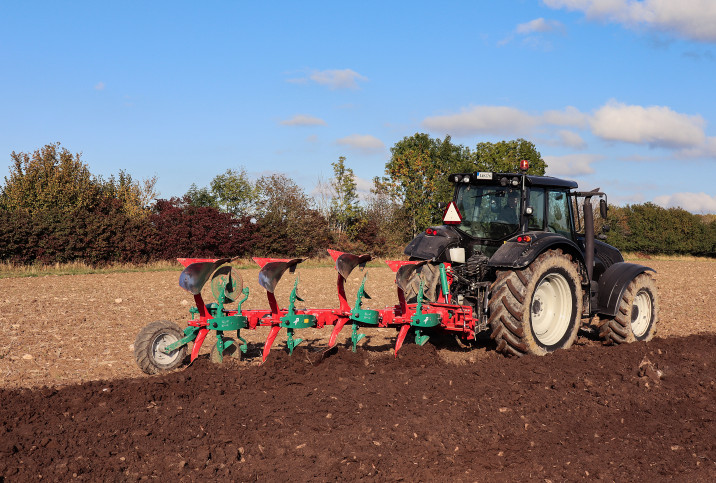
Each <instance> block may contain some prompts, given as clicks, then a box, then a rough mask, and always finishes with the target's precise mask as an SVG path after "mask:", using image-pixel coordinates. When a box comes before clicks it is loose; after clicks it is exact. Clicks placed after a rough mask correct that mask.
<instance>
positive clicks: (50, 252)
mask: <svg viewBox="0 0 716 483" xmlns="http://www.w3.org/2000/svg"><path fill="white" fill-rule="evenodd" d="M11 159H12V165H11V169H10V176H9V177H5V182H4V184H3V185H2V189H1V190H0V260H3V261H9V262H13V263H21V264H30V263H45V264H47V263H58V262H59V263H62V262H71V261H83V262H85V263H89V264H93V265H101V264H107V263H116V262H132V263H145V262H149V261H154V260H169V259H173V258H177V257H224V256H226V257H234V256H243V257H249V256H281V257H294V256H315V255H318V254H322V253H325V252H324V249H325V248H329V247H330V248H335V249H338V250H344V251H350V252H356V253H357V252H361V253H364V252H370V253H372V254H374V255H376V256H396V255H400V254H401V253H402V249H403V247H404V246H405V244H406V243H408V242H409V241H410V240H411V239H412V238H413V236H414V235H415V234H416V233H418V232H419V231H421V230H424V229H425V228H426V227H428V226H431V225H435V224H440V220H441V216H442V211H441V210H440V209H439V208H438V203H439V202H441V201H442V202H444V201H448V200H450V199H451V197H452V185H451V183H449V182H448V179H447V175H448V174H450V173H456V172H472V171H500V172H514V171H516V170H517V167H518V165H519V160H520V159H528V160H530V173H531V174H544V172H545V169H546V167H547V166H546V164H545V162H544V160H543V159H542V157H541V155H540V153H539V152H538V151H537V149H536V147H535V146H534V144H532V143H531V142H529V141H526V140H524V139H517V140H512V141H502V142H498V143H479V144H477V146H476V147H475V148H472V149H471V148H468V147H465V146H462V145H458V144H455V143H453V142H452V140H451V138H450V137H449V136H447V137H445V138H444V139H439V138H431V137H429V136H428V135H427V134H422V133H417V134H415V135H413V136H410V137H405V138H403V139H402V140H401V141H399V142H397V143H396V144H395V145H394V146H393V147H392V148H391V158H390V160H389V161H388V162H387V163H386V166H385V173H384V175H383V176H380V177H375V178H374V179H373V186H372V189H371V191H370V193H369V194H368V195H367V196H364V197H361V196H359V192H358V189H357V184H356V180H355V175H354V172H353V170H352V169H351V168H350V167H349V166H348V165H347V160H346V158H345V157H340V158H339V159H338V160H337V161H335V162H333V163H331V167H332V168H333V177H332V178H331V179H329V180H328V181H326V182H319V183H318V186H317V188H316V190H315V193H314V194H313V195H312V196H311V195H308V194H306V192H305V191H304V190H303V189H302V188H301V187H300V186H298V185H297V184H296V183H295V182H294V181H293V180H292V179H291V178H290V177H288V176H286V175H285V174H281V173H276V174H271V175H266V176H261V177H260V178H258V179H256V180H251V179H250V178H249V176H248V174H247V173H246V171H245V170H244V169H243V168H238V169H227V170H226V171H225V172H223V173H221V174H219V175H217V176H215V177H214V178H213V179H212V181H211V183H210V184H209V186H206V187H200V186H196V185H192V186H191V187H190V188H189V190H188V191H187V192H186V193H185V194H184V195H183V196H180V197H174V198H170V199H156V196H157V194H156V191H155V186H156V181H157V180H156V178H152V179H148V180H141V181H139V180H136V179H134V178H133V177H132V176H131V175H130V174H129V173H127V172H125V171H120V172H119V173H118V174H117V175H116V176H115V175H113V176H110V177H109V178H108V179H104V178H102V177H100V176H95V175H93V174H92V173H91V172H90V170H89V168H88V166H87V165H86V164H85V163H84V161H83V160H82V158H81V155H80V154H72V153H70V152H69V151H68V150H67V149H65V148H64V147H62V146H61V145H60V144H59V143H56V144H48V145H46V146H43V147H42V148H40V149H37V150H36V151H34V152H32V153H15V152H13V153H12V154H11ZM611 215H612V221H611V225H612V230H611V231H610V232H609V234H608V237H609V240H608V241H609V242H610V243H613V244H614V245H615V246H617V247H618V248H620V249H625V250H630V251H643V252H646V253H656V252H659V253H693V254H710V255H713V254H714V252H715V251H716V249H715V247H714V244H715V243H714V240H716V220H702V219H701V218H700V217H698V216H697V215H692V214H690V213H688V212H686V211H684V210H676V209H671V210H665V209H663V208H659V207H657V206H655V205H651V204H649V203H647V204H646V205H634V206H627V207H623V208H620V207H612V209H611ZM655 227H659V228H655ZM679 230H682V231H679ZM657 231H658V234H657ZM657 235H658V236H657Z"/></svg>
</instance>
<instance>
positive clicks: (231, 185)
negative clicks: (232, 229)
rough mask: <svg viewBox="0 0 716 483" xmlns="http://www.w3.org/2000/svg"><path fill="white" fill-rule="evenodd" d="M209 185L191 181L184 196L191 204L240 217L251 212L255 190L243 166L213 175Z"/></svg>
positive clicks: (255, 194) (254, 202) (254, 199)
mask: <svg viewBox="0 0 716 483" xmlns="http://www.w3.org/2000/svg"><path fill="white" fill-rule="evenodd" d="M209 186H210V187H209V188H206V187H204V188H199V187H197V185H196V184H195V183H192V185H191V186H190V187H189V191H187V192H186V194H185V195H184V197H186V198H188V199H189V204H190V205H191V206H196V207H211V208H217V209H219V210H221V211H223V212H224V213H231V214H233V215H235V216H240V217H241V216H248V215H251V214H253V211H254V208H255V204H256V196H257V192H256V187H255V186H254V185H253V184H252V183H251V181H250V180H249V176H248V175H247V174H246V170H245V169H244V168H241V169H239V170H235V169H227V170H226V172H224V173H223V174H219V175H216V176H214V179H212V180H211V183H210V185H209Z"/></svg>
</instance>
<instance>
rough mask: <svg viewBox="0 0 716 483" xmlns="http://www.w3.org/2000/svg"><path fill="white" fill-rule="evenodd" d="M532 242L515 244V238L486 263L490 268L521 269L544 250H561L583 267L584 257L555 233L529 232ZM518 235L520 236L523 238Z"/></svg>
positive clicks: (567, 241) (576, 248) (571, 243)
mask: <svg viewBox="0 0 716 483" xmlns="http://www.w3.org/2000/svg"><path fill="white" fill-rule="evenodd" d="M524 235H529V236H530V237H531V238H532V241H530V242H529V243H524V242H517V236H514V237H512V238H510V239H509V240H507V241H506V242H505V243H503V244H502V246H500V248H498V249H497V251H496V252H495V254H494V255H492V257H491V258H490V260H489V261H488V262H487V266H489V267H492V268H509V269H521V268H525V267H526V266H528V265H529V264H530V263H532V262H533V261H534V260H535V258H537V257H538V256H539V255H540V254H542V253H543V252H545V251H546V250H550V249H555V248H561V249H562V251H564V252H565V253H569V254H570V255H572V257H573V258H574V260H575V261H577V262H578V263H580V264H581V265H582V266H584V255H583V254H582V251H581V250H580V249H579V246H577V244H576V243H574V242H573V241H572V240H570V239H569V238H565V237H563V236H562V235H558V234H556V233H543V232H531V233H525V234H524ZM524 235H520V236H524Z"/></svg>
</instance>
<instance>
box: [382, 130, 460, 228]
mask: <svg viewBox="0 0 716 483" xmlns="http://www.w3.org/2000/svg"><path fill="white" fill-rule="evenodd" d="M390 151H391V153H392V156H391V158H390V161H389V162H388V163H387V164H386V166H385V172H386V175H387V177H386V178H384V179H383V180H382V182H383V183H385V184H386V186H387V187H388V188H389V189H390V190H391V191H392V193H393V194H394V195H395V196H397V197H398V199H399V200H400V201H401V202H402V204H403V206H404V208H405V210H406V212H407V213H408V214H409V215H408V216H409V217H410V225H411V230H412V232H413V235H415V234H416V233H417V232H418V231H420V230H422V229H424V228H425V227H427V226H430V225H431V224H436V223H439V221H440V219H441V216H442V213H441V211H440V210H439V209H438V202H440V201H449V200H450V199H451V198H452V191H453V187H452V184H451V183H450V182H449V181H448V179H447V177H448V175H449V174H450V173H452V172H461V171H462V172H464V171H472V167H471V163H470V161H471V158H470V151H469V149H467V148H465V147H464V146H461V145H455V144H453V143H452V142H451V139H450V136H445V139H444V140H442V141H441V140H440V139H432V138H430V137H429V136H428V135H427V134H424V133H416V134H415V135H413V136H411V137H405V138H403V140H402V141H399V142H397V143H396V144H395V146H393V147H392V148H391V149H390Z"/></svg>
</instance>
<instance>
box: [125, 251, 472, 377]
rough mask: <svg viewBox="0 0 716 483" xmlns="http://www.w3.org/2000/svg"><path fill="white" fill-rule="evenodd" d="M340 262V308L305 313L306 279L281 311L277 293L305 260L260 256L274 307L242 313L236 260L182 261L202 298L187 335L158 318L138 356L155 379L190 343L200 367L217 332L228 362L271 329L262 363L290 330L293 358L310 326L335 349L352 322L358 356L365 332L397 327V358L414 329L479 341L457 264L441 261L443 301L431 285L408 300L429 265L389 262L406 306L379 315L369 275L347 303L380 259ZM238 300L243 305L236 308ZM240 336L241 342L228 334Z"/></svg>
mask: <svg viewBox="0 0 716 483" xmlns="http://www.w3.org/2000/svg"><path fill="white" fill-rule="evenodd" d="M328 252H329V254H330V255H331V257H332V258H333V260H334V261H335V268H336V271H337V272H338V276H337V292H338V293H337V296H338V301H339V307H338V308H337V309H298V308H296V302H297V301H301V302H302V301H303V300H302V299H301V298H300V297H299V295H298V285H299V278H298V277H297V278H296V279H295V281H294V284H293V289H292V290H291V293H290V295H289V299H288V306H287V308H283V309H282V308H279V304H278V302H277V300H276V296H275V295H274V289H275V288H276V285H277V284H278V283H279V281H280V280H281V278H282V277H283V275H284V274H285V273H286V271H289V272H294V271H295V269H296V266H297V265H298V264H300V263H301V262H303V261H304V259H301V258H294V259H278V258H254V259H253V260H254V261H255V262H256V263H257V264H258V265H259V266H260V267H261V270H260V271H259V277H258V278H259V279H258V281H259V285H260V286H261V287H263V288H264V289H265V290H266V297H267V299H268V306H269V308H268V309H258V310H257V309H254V310H244V309H242V305H243V303H244V302H245V301H246V300H247V299H248V297H249V288H248V287H243V281H242V278H241V274H240V273H239V271H238V270H237V269H236V268H235V267H232V266H231V265H230V262H231V261H232V260H231V259H229V258H222V259H196V258H182V259H179V262H180V263H182V264H183V265H184V266H185V268H184V270H183V271H182V272H181V275H180V276H179V286H180V287H181V288H183V289H184V290H186V291H187V292H189V293H191V294H192V295H193V296H194V302H195V304H196V305H195V306H194V307H192V308H191V309H190V313H191V316H192V318H191V319H190V320H189V321H188V322H187V326H186V328H184V329H183V330H182V329H181V328H180V327H179V326H178V325H176V324H174V323H173V322H168V321H157V322H153V323H151V324H149V325H147V326H146V327H145V328H144V329H143V330H142V331H141V332H140V333H139V334H138V335H137V339H136V341H135V344H134V352H135V358H136V360H137V364H138V365H139V367H140V368H141V369H142V370H143V371H144V372H146V373H148V374H155V373H157V372H160V371H163V370H170V369H174V368H176V367H178V366H179V365H180V364H181V363H182V361H183V360H184V359H185V357H186V353H187V349H188V345H189V343H193V346H192V349H191V356H190V362H193V361H194V360H195V359H196V358H197V356H198V354H199V351H200V349H201V347H202V345H203V343H204V340H205V339H206V337H207V335H208V334H209V332H212V331H213V332H214V333H215V335H216V344H215V345H212V347H211V351H210V355H209V358H210V359H211V361H212V362H217V363H220V362H222V361H223V359H224V357H239V358H240V357H241V355H242V354H245V353H246V350H247V343H246V340H245V339H244V338H243V337H241V331H242V330H254V329H257V328H260V327H267V328H268V336H267V338H266V342H265V343H264V346H263V355H262V360H263V361H265V360H266V358H267V357H268V356H269V353H270V351H271V348H272V346H273V345H274V342H275V340H276V339H277V337H278V335H279V333H281V332H282V329H286V348H287V350H288V352H289V354H292V353H293V351H294V349H295V348H296V347H297V346H298V345H299V344H300V343H301V342H303V339H302V338H300V337H299V335H300V330H301V329H305V328H318V329H320V328H324V327H329V328H331V334H330V338H329V343H328V348H332V347H334V346H335V345H336V343H337V339H338V335H339V333H340V332H341V330H342V329H343V328H344V327H345V326H346V325H350V330H351V332H350V334H351V335H350V341H351V348H352V350H353V351H356V349H357V345H358V343H359V342H360V341H361V340H362V339H363V337H365V334H362V333H361V332H360V328H361V327H382V328H394V329H396V330H397V337H396V342H395V354H396V356H397V353H398V351H399V350H400V348H401V346H402V345H403V342H404V341H405V339H406V337H407V336H408V334H409V332H410V331H411V329H412V331H413V333H414V337H415V343H416V344H418V345H424V344H425V343H426V342H427V341H428V339H429V335H428V334H426V331H427V330H428V329H442V330H446V331H451V332H454V333H455V334H457V335H458V336H459V337H461V338H463V339H466V340H470V339H474V337H475V333H476V330H475V329H476V327H477V321H476V319H475V318H474V314H473V312H472V310H471V308H470V307H465V306H461V305H457V304H453V303H451V296H450V293H449V292H448V290H447V288H448V286H449V285H448V278H449V270H450V266H449V264H441V265H440V267H439V273H440V277H441V278H442V280H443V281H444V283H443V285H442V286H443V287H445V290H443V291H442V292H441V293H440V295H439V297H438V299H437V300H436V301H435V302H428V301H427V300H425V297H424V286H423V284H422V283H421V284H419V287H418V293H417V297H416V298H415V301H414V302H413V303H408V302H407V301H406V297H405V288H406V287H407V285H408V284H409V282H410V280H411V275H412V274H413V273H414V272H415V270H416V269H417V268H418V267H420V266H421V265H422V264H424V263H425V262H423V261H388V262H387V264H388V266H389V267H390V268H391V269H392V270H393V271H394V272H396V285H397V291H398V300H399V303H398V304H397V305H396V306H394V307H388V308H384V309H379V310H374V309H370V308H366V307H365V305H364V302H365V300H367V299H370V296H369V295H368V293H367V292H366V290H365V284H366V280H367V278H368V275H367V274H366V275H365V276H364V277H363V280H362V282H361V284H360V287H359V288H358V290H357V294H356V300H355V303H354V304H353V307H351V305H350V304H349V302H348V300H347V298H346V290H345V283H346V280H347V279H348V276H349V275H350V273H351V272H353V270H354V269H355V268H356V267H361V269H363V268H364V267H365V265H366V263H368V262H369V261H371V260H372V259H373V258H372V257H371V256H370V255H360V256H359V255H353V254H350V253H343V252H339V251H335V250H328ZM207 282H209V283H210V286H211V292H212V295H213V296H214V298H215V299H216V302H213V303H206V302H205V301H204V298H203V296H202V293H201V292H202V288H203V287H204V286H205V285H206V283H207ZM235 302H236V303H237V306H236V307H235V308H230V307H229V305H231V304H233V303H235ZM233 331H236V338H233V337H230V336H227V335H226V332H233Z"/></svg>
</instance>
